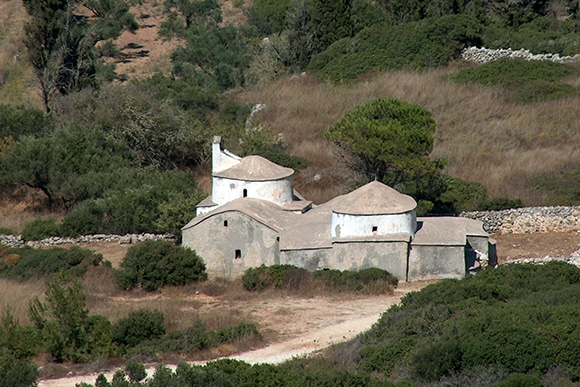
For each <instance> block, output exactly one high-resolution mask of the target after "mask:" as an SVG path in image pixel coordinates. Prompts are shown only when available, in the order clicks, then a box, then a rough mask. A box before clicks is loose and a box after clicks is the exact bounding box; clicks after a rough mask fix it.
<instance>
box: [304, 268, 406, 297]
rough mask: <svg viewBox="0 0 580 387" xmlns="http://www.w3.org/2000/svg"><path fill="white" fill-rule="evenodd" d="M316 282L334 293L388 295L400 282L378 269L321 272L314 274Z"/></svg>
mask: <svg viewBox="0 0 580 387" xmlns="http://www.w3.org/2000/svg"><path fill="white" fill-rule="evenodd" d="M312 277H313V279H314V281H315V282H317V283H321V284H323V285H324V287H326V288H327V289H328V290H330V291H334V292H363V293H387V292H390V291H391V290H392V287H393V286H397V284H398V282H399V280H398V279H397V277H395V276H393V275H392V274H391V273H389V272H388V271H386V270H382V269H378V268H369V269H363V270H360V271H346V270H345V271H340V270H321V271H316V272H314V273H312Z"/></svg>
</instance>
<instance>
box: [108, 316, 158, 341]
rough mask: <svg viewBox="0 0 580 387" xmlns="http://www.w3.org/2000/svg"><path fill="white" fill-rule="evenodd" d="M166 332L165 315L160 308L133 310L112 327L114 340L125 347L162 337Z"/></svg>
mask: <svg viewBox="0 0 580 387" xmlns="http://www.w3.org/2000/svg"><path fill="white" fill-rule="evenodd" d="M164 334H165V324H164V317H163V313H161V311H159V310H147V309H139V310H136V311H133V312H131V313H129V315H128V316H127V317H125V318H122V319H120V320H119V321H117V322H116V323H115V324H114V325H113V327H112V339H113V341H114V342H115V343H116V344H117V345H119V346H121V347H125V348H130V347H135V346H137V345H138V344H140V343H141V342H142V341H144V340H149V339H153V338H157V337H161V336H163V335H164Z"/></svg>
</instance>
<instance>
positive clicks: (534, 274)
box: [351, 262, 580, 385]
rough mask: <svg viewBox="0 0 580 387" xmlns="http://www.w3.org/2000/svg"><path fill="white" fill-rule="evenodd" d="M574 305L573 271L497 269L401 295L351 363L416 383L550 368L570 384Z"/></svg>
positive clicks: (536, 373) (575, 359)
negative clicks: (557, 367) (477, 372)
mask: <svg viewBox="0 0 580 387" xmlns="http://www.w3.org/2000/svg"><path fill="white" fill-rule="evenodd" d="M579 302H580V269H579V268H577V267H575V266H573V265H570V264H566V263H563V262H551V263H548V264H545V265H542V266H540V265H522V264H518V265H516V264H512V265H503V266H499V267H498V268H496V269H488V270H484V271H482V272H481V273H479V274H478V275H477V276H472V277H467V278H465V279H462V280H444V281H441V282H439V283H437V284H433V285H429V286H427V287H425V288H423V289H422V290H421V291H419V292H412V293H408V294H407V295H406V296H405V297H403V299H402V300H401V305H399V306H393V307H391V308H390V309H389V310H388V311H387V312H386V313H384V314H383V315H382V317H381V318H380V319H379V321H378V322H377V323H376V324H375V325H374V326H373V328H372V329H371V330H370V331H369V332H367V333H366V334H365V335H364V336H363V337H362V338H361V347H362V348H361V349H360V351H358V353H357V354H356V355H351V358H352V357H354V358H356V360H355V364H356V366H357V367H358V368H359V369H361V370H364V371H365V372H383V373H385V375H386V376H388V375H392V373H393V372H394V371H396V370H399V372H400V371H402V370H404V371H403V375H402V376H403V377H404V376H407V377H413V378H414V379H415V380H417V381H419V382H427V381H430V382H433V381H439V382H440V383H444V381H445V380H450V381H451V380H466V379H473V375H474V370H477V369H491V368H494V369H496V370H500V371H501V372H502V373H503V372H504V371H505V373H504V374H509V373H520V374H526V375H528V376H526V379H527V378H529V379H530V380H531V379H532V378H534V379H537V378H538V377H540V376H541V375H543V374H545V373H547V372H549V370H550V369H552V368H553V366H554V365H555V364H558V365H560V366H561V367H562V368H563V369H565V370H566V372H568V373H569V375H570V378H571V379H573V378H575V377H576V376H575V375H580V368H578V365H577V364H580V363H579V355H578V352H577V351H576V350H574V349H573V348H574V347H576V346H577V345H578V342H579V340H577V339H576V337H577V336H576V334H577V333H576V332H580V327H579V326H578V325H577V324H575V323H572V321H575V319H576V316H577V305H578V303H579ZM570 324H572V325H570ZM570 329H571V330H570ZM576 348H577V347H576ZM357 356H358V358H357ZM470 375H471V376H470ZM499 376H501V375H499V374H497V372H496V375H495V376H494V375H491V374H490V375H488V378H489V377H493V378H492V379H495V381H497V380H498V377H499ZM530 376H531V378H530ZM518 378H519V377H518ZM500 379H501V378H500ZM488 384H489V383H488ZM535 384H537V382H534V383H533V384H531V385H535Z"/></svg>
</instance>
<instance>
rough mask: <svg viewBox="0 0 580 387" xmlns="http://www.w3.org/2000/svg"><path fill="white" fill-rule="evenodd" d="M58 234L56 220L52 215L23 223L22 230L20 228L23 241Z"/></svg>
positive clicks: (58, 226)
mask: <svg viewBox="0 0 580 387" xmlns="http://www.w3.org/2000/svg"><path fill="white" fill-rule="evenodd" d="M60 234H61V232H60V225H59V224H58V220H56V218H52V217H49V218H39V219H34V220H31V221H30V222H28V223H26V224H25V225H24V230H22V238H23V239H24V240H25V241H40V240H42V239H45V238H50V237H53V236H59V235H60Z"/></svg>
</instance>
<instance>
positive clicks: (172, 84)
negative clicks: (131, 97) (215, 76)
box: [143, 74, 220, 120]
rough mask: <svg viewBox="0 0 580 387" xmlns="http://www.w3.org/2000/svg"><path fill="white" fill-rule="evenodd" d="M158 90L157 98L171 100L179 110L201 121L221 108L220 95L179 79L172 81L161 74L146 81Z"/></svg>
mask: <svg viewBox="0 0 580 387" xmlns="http://www.w3.org/2000/svg"><path fill="white" fill-rule="evenodd" d="M143 82H145V83H147V84H149V85H152V86H153V87H154V88H155V90H156V95H155V96H156V98H157V99H159V100H170V101H171V103H172V104H175V105H176V106H178V107H179V108H181V109H183V110H185V111H187V112H189V113H190V114H192V115H193V116H194V117H195V118H197V119H199V120H205V119H206V117H207V116H208V115H209V113H211V112H212V111H215V110H217V109H218V108H219V100H220V96H219V94H218V93H215V92H211V91H209V90H205V89H203V88H201V87H199V86H195V85H192V84H191V83H187V82H184V81H181V80H179V79H172V78H168V77H165V76H163V75H161V74H156V75H154V76H153V77H151V78H149V79H146V80H144V81H143Z"/></svg>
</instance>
